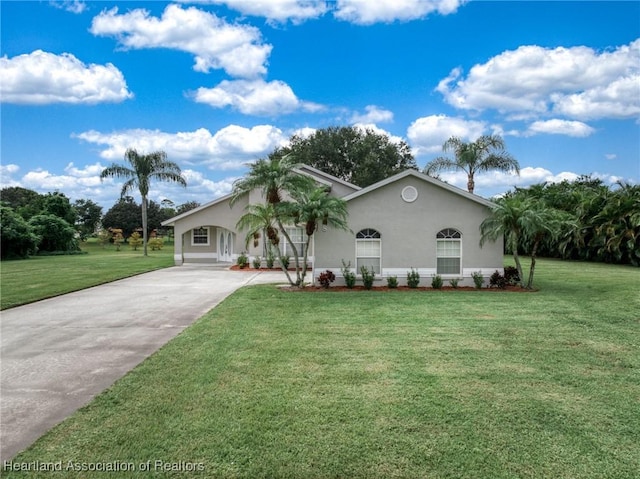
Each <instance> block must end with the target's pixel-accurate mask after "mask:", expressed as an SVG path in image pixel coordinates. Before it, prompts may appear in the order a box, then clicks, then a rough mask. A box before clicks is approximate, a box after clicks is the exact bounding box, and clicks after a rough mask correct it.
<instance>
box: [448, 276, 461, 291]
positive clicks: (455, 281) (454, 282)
mask: <svg viewBox="0 0 640 479" xmlns="http://www.w3.org/2000/svg"><path fill="white" fill-rule="evenodd" d="M458 283H460V278H451V279H450V280H449V284H450V285H451V287H452V288H453V289H456V288H457V287H458Z"/></svg>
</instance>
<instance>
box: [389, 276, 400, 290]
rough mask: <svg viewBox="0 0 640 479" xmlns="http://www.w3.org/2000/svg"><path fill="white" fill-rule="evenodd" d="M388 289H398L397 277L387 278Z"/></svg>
mask: <svg viewBox="0 0 640 479" xmlns="http://www.w3.org/2000/svg"><path fill="white" fill-rule="evenodd" d="M387 287H389V288H392V289H395V288H397V287H398V277H397V276H388V277H387Z"/></svg>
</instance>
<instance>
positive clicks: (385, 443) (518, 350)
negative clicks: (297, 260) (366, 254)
mask: <svg viewBox="0 0 640 479" xmlns="http://www.w3.org/2000/svg"><path fill="white" fill-rule="evenodd" d="M537 274H539V277H538V281H537V283H536V287H537V288H539V289H540V291H539V292H535V293H510V292H495V293H490V294H489V293H483V292H473V291H466V292H462V291H458V292H456V291H441V292H429V293H426V292H420V291H390V292H377V291H370V292H369V291H358V292H354V291H351V292H332V291H331V290H329V291H320V292H315V293H291V292H286V291H280V290H278V289H277V288H276V287H273V286H253V287H248V288H244V289H242V290H240V291H238V292H237V293H235V294H234V295H232V296H231V297H229V298H228V299H227V300H225V301H224V302H223V303H222V304H221V305H220V306H218V307H217V308H215V309H214V310H212V311H211V312H210V313H208V314H207V315H205V316H204V317H203V318H201V319H200V320H199V321H198V322H197V323H196V324H195V325H193V326H192V327H190V328H189V329H187V330H185V331H184V332H183V333H182V334H181V335H180V336H178V337H177V338H176V339H175V340H173V341H172V342H170V343H169V344H168V345H166V346H165V347H163V348H162V349H161V350H160V351H159V352H158V353H156V354H155V355H153V356H152V357H151V358H149V359H148V360H147V361H145V362H144V363H143V364H141V365H140V366H139V367H137V368H136V369H135V370H133V371H132V372H131V373H130V374H128V375H127V376H126V377H125V378H123V379H122V380H120V381H118V382H117V383H116V384H115V385H114V386H113V387H112V388H111V389H109V390H108V391H106V392H105V393H103V394H101V395H100V396H99V397H98V398H96V400H94V401H93V402H92V403H91V404H90V405H89V406H87V407H85V408H83V409H82V410H80V411H79V412H78V413H76V414H75V415H74V416H72V417H71V418H70V419H68V420H67V421H65V422H64V423H62V424H61V425H59V426H58V427H56V428H54V429H53V430H52V431H50V432H49V433H48V434H46V435H45V436H44V437H43V438H41V439H40V440H39V441H38V442H37V443H36V444H35V445H34V446H33V447H31V448H30V449H29V450H27V451H26V452H24V453H22V454H20V455H19V456H18V457H16V458H14V462H16V461H19V462H23V463H27V462H33V461H40V463H43V462H49V463H57V462H58V461H61V462H60V464H61V467H63V468H66V469H67V470H63V472H60V473H43V475H42V477H78V478H80V477H91V478H93V477H105V478H106V477H108V478H112V477H118V476H117V475H114V473H112V472H104V473H101V472H96V473H91V474H88V473H87V472H82V471H80V472H73V471H72V469H74V468H75V467H76V465H77V466H78V467H80V466H82V465H83V464H84V466H85V467H86V468H87V469H90V468H91V467H94V468H96V466H95V465H102V466H101V467H104V465H105V464H109V463H110V464H116V465H118V466H119V467H123V466H122V465H124V464H128V466H127V467H129V468H130V469H131V470H129V471H128V472H127V474H126V476H127V477H194V476H197V477H220V478H232V477H233V478H238V477H242V478H260V477H270V478H271V477H272V478H279V477H289V478H332V477H335V478H390V477H405V478H473V479H477V478H491V479H496V478H536V479H537V478H553V479H556V478H565V479H568V478H580V479H584V478H598V479H600V478H612V479H613V478H615V479H623V478H636V477H637V474H638V471H639V470H640V414H639V409H638V398H640V374H639V371H640V354H639V348H640V339H639V338H640V319H639V313H638V311H640V296H639V294H638V285H639V282H640V270H639V269H637V268H630V267H616V266H607V265H602V264H588V263H575V262H560V261H550V260H541V261H540V262H539V267H538V272H537ZM147 461H150V462H147ZM156 461H159V462H156ZM147 464H148V465H149V468H150V469H151V471H143V469H146V467H147ZM172 468H173V469H174V471H173V472H171V471H168V472H166V470H167V469H172ZM194 470H195V471H194ZM162 471H165V472H162ZM5 477H7V478H10V477H11V478H18V477H19V478H25V477H39V476H38V475H37V474H33V473H25V472H14V473H7V472H6V471H5Z"/></svg>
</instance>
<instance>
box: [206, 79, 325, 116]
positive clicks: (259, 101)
mask: <svg viewBox="0 0 640 479" xmlns="http://www.w3.org/2000/svg"><path fill="white" fill-rule="evenodd" d="M194 99H195V101H197V102H198V103H205V104H207V105H209V106H212V107H214V108H224V107H226V106H230V107H232V108H235V109H237V110H238V111H240V112H241V113H244V114H245V115H258V116H277V115H282V114H287V113H292V112H294V111H296V110H305V111H311V112H313V111H318V110H320V109H322V107H321V106H320V105H317V104H315V103H311V102H306V101H301V100H300V99H298V97H297V96H296V95H295V93H293V90H292V89H291V87H290V86H289V85H287V84H286V83H284V82H282V81H278V80H274V81H271V82H265V81H264V80H261V79H259V80H233V81H229V80H224V81H222V82H220V83H219V84H218V85H217V86H216V87H214V88H198V90H197V91H196V92H195V94H194Z"/></svg>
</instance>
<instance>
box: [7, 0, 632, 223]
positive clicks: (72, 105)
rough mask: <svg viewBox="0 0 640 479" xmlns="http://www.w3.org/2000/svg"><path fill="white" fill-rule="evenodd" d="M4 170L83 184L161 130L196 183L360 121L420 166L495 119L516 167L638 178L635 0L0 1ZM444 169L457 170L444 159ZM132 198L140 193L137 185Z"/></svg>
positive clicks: (198, 188) (203, 195)
mask: <svg viewBox="0 0 640 479" xmlns="http://www.w3.org/2000/svg"><path fill="white" fill-rule="evenodd" d="M0 8H1V34H0V35H1V38H0V40H1V51H0V78H1V82H0V100H1V102H2V105H1V125H0V126H1V173H2V177H1V178H2V186H3V187H4V186H22V187H25V188H30V189H33V190H36V191H38V192H41V193H45V192H49V191H55V190H58V191H61V192H63V193H65V194H66V195H67V196H69V197H70V198H71V199H72V200H76V199H80V198H87V199H92V200H94V201H96V202H97V203H99V204H100V205H102V206H103V207H104V208H105V211H106V210H107V209H108V208H110V207H111V206H112V205H113V203H114V202H115V201H116V200H117V198H118V197H119V193H120V186H121V185H120V184H118V182H116V181H111V180H109V181H105V182H100V180H99V174H100V171H102V169H103V168H104V167H106V166H108V165H110V164H112V163H114V162H122V161H123V154H124V151H125V150H126V149H127V148H129V147H132V148H136V149H138V151H140V152H150V151H154V150H164V151H165V152H166V153H167V154H168V157H169V159H170V160H172V161H175V162H176V163H178V164H179V165H180V167H181V168H182V170H183V172H184V174H185V176H186V178H187V181H188V185H189V186H188V187H187V188H186V189H182V188H180V187H176V186H170V185H165V184H159V185H158V184H157V185H155V186H153V187H152V191H151V194H150V197H151V198H152V199H153V200H155V201H161V200H162V199H164V198H168V199H170V200H172V201H173V202H175V203H176V204H181V203H184V202H186V201H198V202H200V203H205V202H207V201H210V200H212V199H214V198H216V197H218V196H221V195H223V194H226V193H228V192H229V191H230V189H231V185H232V183H233V181H234V180H235V179H237V178H238V177H240V176H242V175H243V173H244V172H246V164H247V162H250V161H253V160H256V159H258V158H263V157H266V155H268V154H269V153H270V152H271V151H273V150H274V149H275V148H276V147H278V146H281V145H284V144H286V142H287V140H288V139H289V138H290V136H291V135H292V134H301V135H305V134H309V133H311V132H312V131H313V130H315V129H318V128H324V127H327V126H335V125H359V126H361V127H369V128H374V129H376V130H378V131H380V132H385V133H388V134H389V135H390V136H391V137H392V138H394V139H402V140H404V141H406V142H407V143H408V144H409V145H410V146H411V147H412V149H413V152H414V155H415V157H416V160H417V163H418V165H419V166H420V167H423V166H424V165H425V164H426V163H427V162H428V161H430V160H432V159H433V158H435V157H437V156H439V155H441V154H442V150H441V147H442V144H443V142H444V141H445V140H446V139H447V138H449V137H451V136H453V135H455V136H459V137H461V138H463V139H464V140H468V141H472V140H475V139H476V138H477V137H478V136H479V135H482V134H500V135H501V136H502V137H503V138H504V140H505V141H506V144H507V149H508V151H509V152H510V153H511V154H512V155H513V156H514V157H515V158H516V159H517V160H518V161H519V162H520V166H521V169H522V171H521V175H520V176H515V175H505V174H496V173H492V174H486V175H480V176H478V177H477V178H476V193H478V194H480V195H483V196H491V195H495V194H499V193H502V192H504V191H507V190H509V189H511V188H513V187H514V186H523V187H525V186H528V185H531V184H534V183H539V182H542V181H561V180H562V179H565V178H566V179H573V178H575V177H576V176H577V175H581V174H592V175H594V176H597V177H600V178H602V179H603V180H604V181H605V182H607V183H615V182H616V181H618V180H623V181H627V182H633V183H638V182H639V181H640V2H637V1H633V2H631V1H626V2H592V1H587V2H581V1H572V2H515V1H513V2H511V1H498V2H485V1H470V2H464V1H461V0H403V1H399V0H377V1H375V2H373V1H365V0H336V1H333V2H324V1H313V0H271V1H268V2H267V1H262V2H260V1H249V0H208V1H207V0H205V1H199V2H177V3H167V2H155V1H154V2H151V1H147V2H119V1H100V2H91V1H57V2H49V1H40V2H36V1H30V2H14V1H2V2H1V3H0ZM442 178H443V179H445V180H447V181H449V182H450V183H452V184H455V185H456V186H459V187H462V188H464V187H465V185H466V179H465V178H464V177H463V175H462V174H460V173H457V174H456V173H451V174H448V173H447V174H442ZM137 200H139V198H137Z"/></svg>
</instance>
